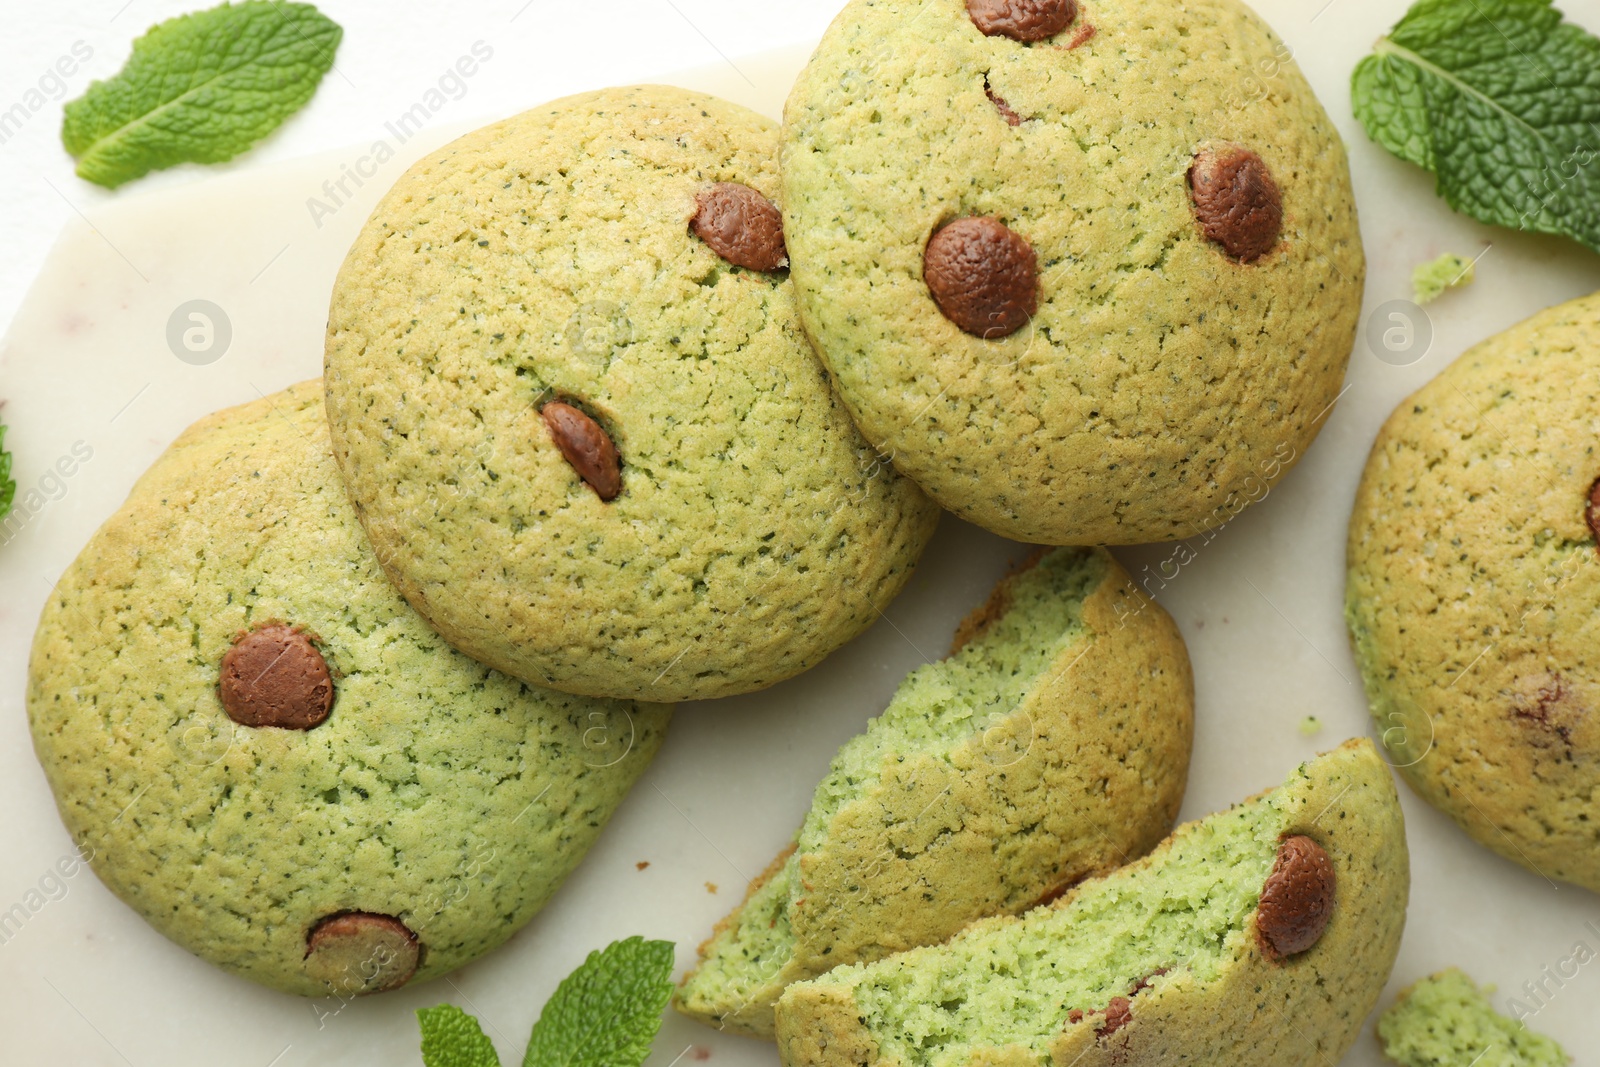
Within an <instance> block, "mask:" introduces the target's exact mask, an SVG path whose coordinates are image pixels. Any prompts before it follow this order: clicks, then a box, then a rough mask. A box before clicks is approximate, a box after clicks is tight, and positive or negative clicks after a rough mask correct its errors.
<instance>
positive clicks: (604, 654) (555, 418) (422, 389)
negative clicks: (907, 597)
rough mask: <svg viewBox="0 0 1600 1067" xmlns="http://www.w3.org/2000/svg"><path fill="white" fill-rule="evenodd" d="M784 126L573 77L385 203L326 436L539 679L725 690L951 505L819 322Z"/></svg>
mask: <svg viewBox="0 0 1600 1067" xmlns="http://www.w3.org/2000/svg"><path fill="white" fill-rule="evenodd" d="M777 147H778V138H777V128H776V126H775V125H774V124H773V123H771V122H769V121H768V120H766V119H763V118H761V117H760V116H758V115H756V114H755V113H753V112H750V111H747V110H745V109H743V108H739V107H735V106H734V105H732V104H728V103H725V102H723V101H720V100H716V99H713V98H711V97H707V96H703V95H699V94H695V93H689V92H685V91H682V90H678V89H668V88H661V87H635V88H628V89H610V90H606V91H604V92H599V93H591V94H587V95H584V96H578V97H573V98H570V99H567V100H561V101H557V102H555V103H553V104H548V105H545V106H543V107H540V108H536V109H535V110H533V111H529V112H526V113H525V114H522V115H519V116H517V117H515V118H512V119H509V120H507V121H505V122H502V123H500V124H498V125H495V126H491V127H488V128H487V129H484V130H480V131H478V132H476V133H473V134H469V135H468V136H466V137H464V138H462V139H461V140H458V141H456V142H455V143H453V144H451V145H449V146H447V147H445V148H444V149H442V150H440V151H439V152H436V153H435V154H433V155H432V156H429V157H428V158H427V159H424V160H423V161H422V162H420V163H418V164H417V165H416V166H414V167H413V168H412V169H411V170H410V171H409V172H408V173H407V174H406V175H405V176H404V177H403V178H401V179H400V181H399V182H398V183H396V185H395V187H394V189H393V190H392V191H391V192H390V193H389V194H388V196H387V197H385V199H384V200H383V202H382V203H381V204H380V205H379V206H378V208H377V210H376V211H375V212H374V213H373V215H372V217H371V219H370V220H369V221H368V223H367V225H366V228H365V230H364V231H363V233H362V235H361V237H360V238H359V240H357V242H356V244H355V246H354V248H352V249H351V251H350V255H349V258H348V259H347V260H346V261H345V264H344V267H343V269H342V270H341V271H340V274H339V278H338V282H337V284H336V286H335V290H334V294H333V304H332V308H331V310H330V312H329V320H328V335H327V388H328V414H329V417H330V421H331V423H332V429H333V440H334V450H335V454H336V456H337V457H338V460H339V463H340V465H341V467H342V468H343V471H344V474H345V478H346V482H347V484H348V486H349V490H350V495H351V498H352V500H353V501H354V502H355V505H356V510H357V512H358V513H359V514H360V515H361V518H362V522H363V523H364V525H365V527H366V529H367V532H368V534H369V535H370V536H371V538H372V542H373V544H374V546H375V547H376V549H377V552H378V556H379V558H380V559H381V560H382V561H383V564H384V567H385V568H386V570H387V571H388V573H389V575H390V577H391V578H392V579H393V580H394V582H395V584H396V585H397V587H398V588H399V589H400V591H401V592H402V593H403V594H404V595H405V596H406V598H407V599H408V600H409V601H410V602H411V603H412V605H413V606H415V607H416V608H417V610H418V611H420V612H421V613H422V614H423V615H424V616H425V617H426V618H427V619H428V620H429V621H430V622H431V623H433V625H434V626H435V627H437V628H438V630H439V631H440V633H442V634H443V635H444V636H445V637H446V638H447V639H448V640H449V641H451V642H452V643H453V644H454V645H455V646H456V647H457V648H460V649H461V650H463V651H465V652H467V653H468V654H469V655H472V656H474V657H476V658H478V659H480V660H483V661H484V662H486V663H488V664H490V665H492V666H494V667H497V668H499V669H500V670H503V671H505V672H507V673H509V674H512V675H514V676H516V677H519V678H522V679H524V680H526V681H529V682H531V683H535V684H541V685H549V686H552V687H554V688H557V689H562V690H566V691H568V692H574V693H584V694H589V695H596V696H613V697H627V698H634V697H637V698H640V699H651V700H682V699H690V698H699V697H715V696H724V695H728V694H733V693H741V692H747V691H750V690H754V689H759V688H761V687H763V686H767V685H771V684H772V683H774V682H777V681H779V680H781V679H783V678H787V677H789V676H790V675H793V674H796V673H798V672H800V671H803V670H805V669H807V668H809V667H812V666H814V665H815V664H817V663H818V662H819V661H821V659H822V658H823V657H824V656H826V655H827V654H828V653H829V652H830V651H832V650H833V649H834V648H836V647H838V646H839V645H840V644H842V643H843V642H845V641H847V640H849V639H850V638H851V637H853V636H855V635H856V634H857V633H859V632H860V631H861V630H862V629H864V628H865V627H866V626H867V625H868V624H869V623H871V622H873V621H874V620H876V619H877V617H878V612H879V611H880V610H881V609H882V608H884V607H885V606H886V605H887V603H888V601H889V600H890V599H891V598H892V597H893V596H894V595H895V593H896V592H897V591H898V590H899V589H900V587H901V586H902V585H903V584H904V582H905V581H906V579H907V577H908V576H909V575H910V572H911V568H912V566H913V564H914V563H915V561H916V560H917V558H918V556H919V555H920V553H921V551H922V549H923V547H924V545H925V544H926V542H927V540H928V538H929V536H931V534H932V531H933V527H934V525H935V522H936V520H937V508H936V507H935V505H934V504H933V503H932V502H931V501H929V500H928V499H927V498H926V497H925V496H923V495H922V493H921V492H920V491H918V489H917V488H916V486H915V485H913V484H912V483H911V482H910V481H909V480H908V479H905V478H902V477H900V476H899V475H897V474H896V473H895V472H894V471H893V469H892V468H891V467H890V466H889V465H888V464H887V463H886V462H884V461H883V460H882V459H881V458H880V457H879V456H878V455H877V454H876V453H875V452H874V451H873V450H872V449H871V448H870V447H869V446H868V445H867V443H866V441H865V440H864V439H863V438H862V437H861V435H860V434H859V433H858V432H857V431H856V429H855V427H854V426H853V425H852V423H851V421H850V418H849V415H848V413H847V412H846V410H845V408H844V407H843V405H842V404H841V403H840V402H839V400H838V399H837V397H836V396H835V394H834V392H833V390H832V389H831V388H830V386H829V381H828V377H827V374H826V372H825V371H824V370H823V368H822V366H821V364H820V363H818V361H817V360H816V357H815V356H814V354H813V353H812V351H811V348H810V346H809V345H808V343H807V341H806V338H805V335H804V333H803V331H802V329H801V327H800V323H799V318H798V315H797V313H796V310H795V305H794V297H793V292H792V287H791V285H790V283H789V275H788V251H787V248H786V245H785V242H784V234H783V229H782V219H781V216H780V214H779V210H778V206H777V204H776V202H775V201H776V198H777V197H778V166H777Z"/></svg>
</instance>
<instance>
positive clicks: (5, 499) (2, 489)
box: [0, 426, 17, 519]
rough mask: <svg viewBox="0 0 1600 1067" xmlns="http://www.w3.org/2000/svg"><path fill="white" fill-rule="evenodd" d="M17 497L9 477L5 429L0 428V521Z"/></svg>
mask: <svg viewBox="0 0 1600 1067" xmlns="http://www.w3.org/2000/svg"><path fill="white" fill-rule="evenodd" d="M16 497H17V483H16V482H15V481H14V480H13V479H12V477H11V453H10V452H7V451H6V428H5V427H4V426H0V519H3V518H5V517H6V516H7V515H9V514H11V502H12V501H13V500H15V499H16Z"/></svg>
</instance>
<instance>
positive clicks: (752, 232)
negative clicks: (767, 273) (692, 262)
mask: <svg viewBox="0 0 1600 1067" xmlns="http://www.w3.org/2000/svg"><path fill="white" fill-rule="evenodd" d="M695 204H696V207H697V210H696V211H695V213H694V218H692V219H690V220H689V229H691V230H693V231H694V232H695V234H696V235H697V236H698V237H699V238H700V239H701V240H702V241H704V242H705V243H706V244H708V245H710V246H711V250H712V251H713V252H715V253H716V254H717V255H719V256H721V257H722V258H723V259H725V260H727V261H728V262H729V263H732V264H733V265H734V266H736V267H744V268H746V269H748V270H778V269H780V268H782V267H787V266H788V265H789V252H788V250H787V249H786V248H784V245H783V215H782V214H781V213H780V212H779V211H778V208H777V206H776V205H774V204H773V202H772V201H771V200H768V199H767V198H766V197H764V196H762V195H761V194H760V193H758V192H756V191H755V190H754V189H752V188H750V187H749V186H748V185H740V184H738V183H737V182H718V183H717V184H716V185H713V186H711V187H710V188H709V189H703V190H701V192H700V195H699V196H697V197H695Z"/></svg>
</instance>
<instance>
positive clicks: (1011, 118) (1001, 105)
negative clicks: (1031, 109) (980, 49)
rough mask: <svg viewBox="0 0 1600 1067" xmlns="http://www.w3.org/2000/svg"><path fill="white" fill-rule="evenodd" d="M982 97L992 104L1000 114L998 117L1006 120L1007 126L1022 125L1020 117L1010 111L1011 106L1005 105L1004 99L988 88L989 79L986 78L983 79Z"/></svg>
mask: <svg viewBox="0 0 1600 1067" xmlns="http://www.w3.org/2000/svg"><path fill="white" fill-rule="evenodd" d="M983 95H984V96H987V97H988V98H989V103H991V104H993V105H994V109H995V110H996V111H998V112H1000V117H1001V118H1003V119H1005V120H1006V125H1007V126H1021V125H1022V116H1021V115H1019V114H1017V113H1016V112H1015V111H1014V110H1012V108H1011V105H1010V104H1008V103H1006V98H1005V97H1003V96H1001V95H1000V94H999V93H997V92H995V91H994V90H993V89H991V88H989V79H988V78H987V77H985V78H984V79H983Z"/></svg>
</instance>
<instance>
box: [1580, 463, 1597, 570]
mask: <svg viewBox="0 0 1600 1067" xmlns="http://www.w3.org/2000/svg"><path fill="white" fill-rule="evenodd" d="M1583 518H1584V521H1586V522H1587V523H1588V524H1589V532H1590V533H1592V534H1594V540H1595V545H1594V547H1595V551H1597V552H1600V478H1596V479H1595V482H1594V484H1593V485H1591V486H1590V487H1589V506H1588V507H1586V508H1584V509H1583Z"/></svg>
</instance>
